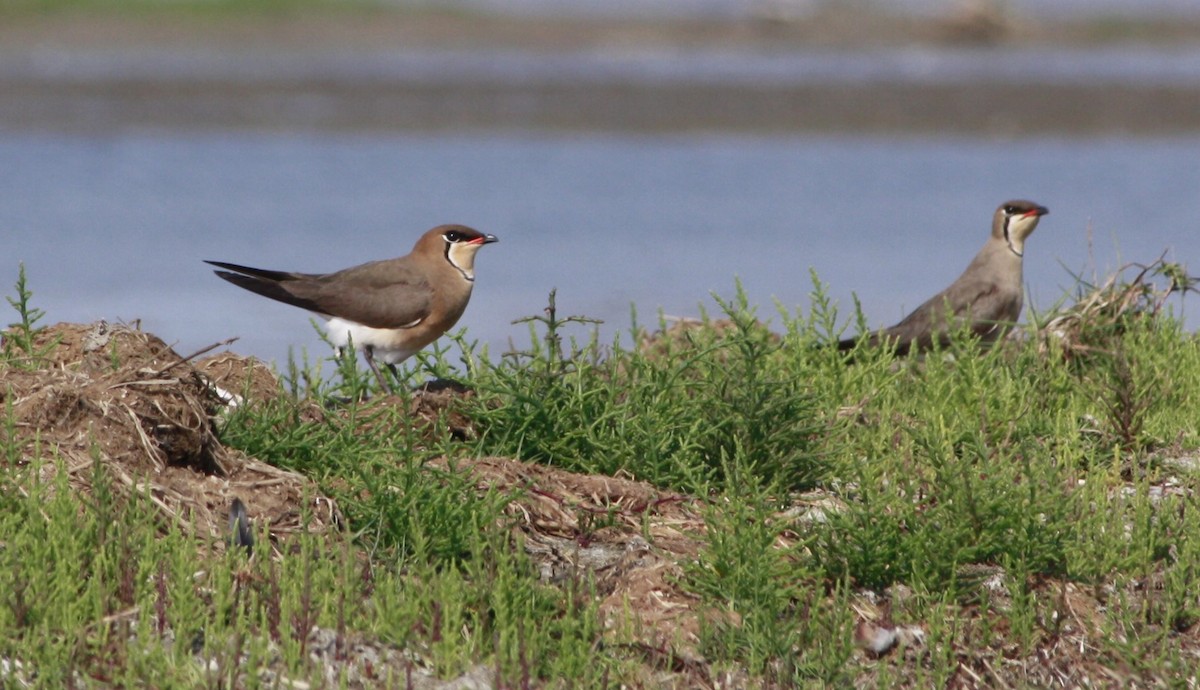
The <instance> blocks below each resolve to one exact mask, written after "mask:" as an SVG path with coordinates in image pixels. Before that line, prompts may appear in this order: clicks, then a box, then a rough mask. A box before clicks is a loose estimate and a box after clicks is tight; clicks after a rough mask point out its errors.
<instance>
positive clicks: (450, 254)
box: [413, 225, 499, 281]
mask: <svg viewBox="0 0 1200 690" xmlns="http://www.w3.org/2000/svg"><path fill="white" fill-rule="evenodd" d="M498 241H499V240H498V239H497V238H496V236H495V235H488V234H485V233H482V232H479V231H478V230H475V229H473V228H468V227H467V226H465V225H439V226H437V227H436V228H434V229H432V230H430V231H429V232H427V233H425V234H424V235H422V236H421V239H420V240H418V241H417V246H416V248H415V249H413V253H415V254H430V255H433V254H437V255H441V256H442V257H443V258H444V259H445V260H446V261H447V262H448V263H449V264H450V265H451V266H453V267H454V268H455V269H456V270H457V271H458V272H459V273H461V274H462V276H463V278H466V279H467V280H472V281H473V280H475V253H476V252H478V251H479V248H480V247H482V246H483V245H485V244H491V243H492V242H498Z"/></svg>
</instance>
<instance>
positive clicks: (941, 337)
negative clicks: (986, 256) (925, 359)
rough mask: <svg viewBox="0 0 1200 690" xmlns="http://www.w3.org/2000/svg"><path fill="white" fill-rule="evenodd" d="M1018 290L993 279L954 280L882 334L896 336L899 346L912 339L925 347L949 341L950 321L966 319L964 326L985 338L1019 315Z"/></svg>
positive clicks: (917, 344)
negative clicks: (1010, 291)
mask: <svg viewBox="0 0 1200 690" xmlns="http://www.w3.org/2000/svg"><path fill="white" fill-rule="evenodd" d="M1020 309H1021V296H1020V294H1019V293H1018V294H1009V291H1006V290H1004V289H1003V288H1002V287H1001V285H1000V284H999V283H997V282H996V281H993V280H968V281H963V282H956V283H954V284H953V285H951V286H950V287H948V288H946V289H945V290H943V291H942V292H940V293H938V294H937V295H934V296H933V297H932V298H931V299H929V300H927V301H926V302H925V303H924V304H922V305H921V306H919V307H917V308H916V309H914V310H913V311H912V313H911V314H909V315H908V316H906V317H904V319H902V320H901V321H900V323H897V324H896V325H895V326H892V327H891V328H887V329H885V330H884V331H883V335H884V336H886V337H887V338H889V339H892V340H896V341H898V342H899V343H900V344H901V347H904V346H906V345H907V344H909V343H912V344H913V345H915V346H916V347H917V349H925V348H929V347H931V346H932V345H933V343H934V341H935V340H936V341H937V342H939V343H940V344H942V345H945V344H946V343H947V342H948V341H949V336H950V330H951V323H950V322H951V321H953V322H956V323H957V322H959V320H960V319H969V320H970V323H969V324H967V325H968V327H969V328H970V329H971V330H972V331H973V332H974V333H975V334H977V335H979V336H980V337H982V338H985V339H986V338H988V337H989V336H992V335H993V334H994V333H996V331H997V327H998V326H999V325H1000V324H1002V323H1005V322H1012V321H1016V319H1017V317H1018V316H1020Z"/></svg>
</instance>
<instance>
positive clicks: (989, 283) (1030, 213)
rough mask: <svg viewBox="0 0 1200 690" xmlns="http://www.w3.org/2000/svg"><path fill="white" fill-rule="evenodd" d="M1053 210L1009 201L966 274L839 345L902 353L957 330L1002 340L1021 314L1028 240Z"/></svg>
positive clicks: (942, 340) (941, 341)
mask: <svg viewBox="0 0 1200 690" xmlns="http://www.w3.org/2000/svg"><path fill="white" fill-rule="evenodd" d="M1049 212H1050V211H1049V210H1048V209H1047V208H1046V207H1045V206H1040V205H1038V204H1035V203H1033V202H1032V201H1025V200H1020V199H1018V200H1014V201H1007V202H1005V203H1003V204H1001V205H1000V207H999V208H998V209H996V213H995V215H994V216H993V217H992V236H991V237H990V238H988V241H987V243H986V244H984V245H983V249H981V250H980V251H979V253H978V254H976V255H975V258H974V259H972V260H971V263H970V265H968V266H967V269H966V270H965V271H963V273H962V275H960V276H959V277H958V279H957V280H955V281H954V282H953V283H951V284H950V286H949V287H947V288H946V289H945V290H942V291H941V292H939V293H938V294H936V295H934V296H933V297H931V298H930V299H928V300H927V301H926V302H925V303H924V304H922V305H921V306H919V307H917V308H916V309H914V310H913V311H912V313H910V314H909V315H908V316H906V317H904V319H903V320H901V321H900V323H897V324H896V325H894V326H892V327H890V328H884V329H882V330H879V331H875V332H874V333H871V334H869V335H867V336H865V337H860V338H846V339H844V340H841V341H839V342H838V349H839V350H843V351H844V350H851V349H853V348H854V347H855V346H856V345H857V344H858V343H859V342H860V340H863V341H865V344H866V345H867V346H870V347H877V346H880V345H885V344H886V345H888V346H889V347H893V348H894V349H895V352H896V354H898V355H907V354H909V353H910V352H921V351H924V350H928V349H930V348H932V347H933V346H934V344H935V343H937V344H938V345H946V344H947V343H949V340H950V334H951V333H952V332H953V331H954V330H955V329H956V328H966V329H969V330H970V331H972V332H973V333H975V334H976V335H977V336H979V339H980V340H981V341H982V342H984V343H991V342H994V341H995V340H996V339H998V338H999V337H1000V336H1001V335H1002V334H1003V333H1004V332H1005V330H1006V329H1007V328H1008V327H1009V326H1011V325H1012V324H1014V323H1016V321H1017V319H1018V318H1020V316H1021V305H1022V303H1023V295H1022V290H1023V286H1022V284H1021V279H1022V259H1023V257H1024V256H1025V240H1026V239H1027V238H1028V237H1029V235H1030V234H1031V233H1032V232H1033V230H1034V228H1036V227H1037V224H1038V221H1039V220H1041V217H1042V216H1044V215H1046V214H1047V213H1049Z"/></svg>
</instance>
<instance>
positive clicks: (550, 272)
mask: <svg viewBox="0 0 1200 690" xmlns="http://www.w3.org/2000/svg"><path fill="white" fill-rule="evenodd" d="M0 161H3V162H4V164H3V165H0V237H3V238H4V242H3V249H2V250H0V283H2V284H3V292H4V293H5V294H11V288H10V287H9V286H11V284H12V282H13V280H15V277H16V273H17V264H18V262H20V261H24V262H25V264H26V267H27V270H28V273H29V279H30V283H31V286H32V288H33V290H34V293H35V297H34V304H35V305H36V306H39V307H41V308H42V309H44V310H46V311H47V312H48V321H51V322H53V321H90V320H94V319H101V318H103V319H108V320H110V321H115V320H127V321H130V320H134V319H140V320H141V321H142V323H143V324H144V327H145V328H147V329H149V330H151V331H152V332H154V333H156V334H158V335H160V336H161V337H163V338H164V339H166V340H167V341H168V342H171V343H173V344H175V345H176V347H177V349H178V350H179V351H181V352H190V351H192V350H194V349H198V348H199V347H202V346H204V345H207V344H210V343H212V342H215V341H217V340H220V339H223V338H227V337H230V336H240V337H241V341H240V342H239V343H238V344H236V345H235V346H234V349H235V350H237V351H238V352H241V353H243V354H253V355H257V356H260V357H263V358H266V359H273V360H282V359H283V358H285V357H286V356H287V352H288V348H289V347H292V346H294V347H296V348H297V351H299V349H300V348H304V347H307V348H308V350H309V351H310V352H311V353H313V354H314V355H318V356H321V355H324V353H325V349H324V346H323V345H322V344H321V343H320V342H319V341H318V339H317V338H316V336H315V335H314V333H313V331H312V329H311V328H310V327H309V325H308V321H307V315H306V314H305V313H304V312H303V311H301V310H298V309H295V308H292V307H288V306H285V305H282V304H278V303H275V302H271V301H269V300H267V299H264V298H260V297H257V296H254V295H252V294H250V293H247V292H244V291H241V290H238V289H236V288H234V287H232V286H230V285H228V284H226V283H224V282H222V281H220V280H218V279H217V278H216V277H214V276H213V275H212V273H211V272H210V271H209V270H208V268H207V267H206V266H205V265H204V264H203V263H201V259H223V260H227V261H234V262H238V263H245V264H249V265H252V266H263V267H268V268H282V269H293V270H302V271H313V272H323V271H328V270H333V269H337V268H342V267H345V266H349V265H352V264H355V263H359V262H363V261H367V260H370V259H376V258H386V257H392V256H398V255H402V254H405V253H407V252H408V251H409V249H410V248H411V245H412V242H413V241H414V239H415V238H416V237H417V236H418V235H419V234H420V233H421V232H423V231H424V230H426V229H428V228H429V227H431V226H433V225H436V224H439V223H445V222H457V223H465V224H469V225H473V226H475V227H478V228H480V229H481V230H485V231H487V232H492V233H495V234H497V235H499V236H500V238H501V242H500V243H499V244H497V245H492V246H489V247H488V248H487V249H485V250H484V251H483V252H482V253H481V255H480V257H479V261H478V266H477V269H478V276H479V278H478V282H477V285H476V291H475V296H474V298H473V300H472V302H471V306H470V308H469V309H468V310H467V312H466V315H465V316H464V318H463V320H462V321H461V322H460V325H464V326H467V328H468V332H469V336H470V337H471V338H477V339H479V340H480V341H481V342H484V343H487V344H489V345H490V347H491V349H492V352H493V353H495V352H496V351H498V350H502V349H504V348H506V346H507V342H508V340H509V339H510V338H513V339H515V340H516V341H517V344H518V345H524V344H525V343H527V330H526V329H525V327H523V326H513V325H511V323H510V322H511V321H512V320H513V319H516V318H519V317H521V316H525V315H529V314H534V313H537V312H539V310H540V309H541V308H542V307H543V306H544V305H545V298H546V294H547V293H548V292H549V291H550V289H552V288H558V300H559V305H560V308H561V309H562V310H563V311H564V312H567V313H578V314H585V315H589V316H593V317H598V318H602V319H604V320H605V321H606V324H605V326H604V327H603V328H604V329H605V333H606V334H612V333H615V332H616V331H617V330H619V329H622V328H625V327H627V326H628V325H629V323H630V317H629V315H630V305H631V304H636V305H637V308H638V310H639V313H640V315H641V318H642V319H643V321H650V320H652V319H653V318H654V317H655V315H656V313H657V312H658V310H660V309H661V310H663V311H665V312H666V313H667V314H671V315H684V316H689V315H696V314H697V313H698V312H699V308H700V305H705V306H707V307H709V308H711V307H712V306H713V303H712V300H711V298H710V297H709V295H710V293H711V292H716V293H718V294H720V295H723V296H730V295H732V293H733V291H734V281H735V279H737V278H740V279H741V281H742V283H743V284H744V286H745V288H746V290H747V291H748V293H749V295H750V298H751V300H752V302H754V303H756V304H758V305H759V313H760V315H761V316H763V317H774V316H775V307H774V304H773V301H774V300H778V301H779V302H780V303H782V304H783V305H785V306H786V307H787V308H789V309H797V308H799V309H800V310H802V311H806V310H807V305H808V297H807V295H808V292H809V290H810V287H811V282H810V279H809V270H810V269H814V270H816V271H817V272H818V273H819V275H820V277H821V279H822V280H823V281H825V282H827V283H828V284H829V285H830V291H831V294H832V295H833V296H834V298H835V299H836V300H837V301H838V302H839V304H840V305H841V307H842V309H843V316H844V317H845V318H847V319H848V318H849V317H850V311H851V310H852V305H853V302H852V295H853V294H854V293H857V295H858V297H859V298H860V299H861V301H862V305H863V308H864V310H865V311H866V313H867V316H868V319H869V320H870V321H871V322H872V323H873V324H877V325H885V324H888V323H891V322H893V321H895V320H896V319H898V318H899V317H901V316H902V315H903V314H904V313H905V311H906V310H908V309H911V308H912V307H914V306H916V305H917V304H919V303H920V302H921V301H923V300H924V299H925V298H926V297H928V296H929V295H931V294H933V293H934V292H936V291H937V290H938V289H940V288H941V287H943V286H944V285H945V284H947V283H948V282H949V281H950V280H952V279H953V278H955V277H956V276H957V275H958V273H959V272H960V271H961V270H962V268H963V267H964V266H965V265H966V263H967V262H968V261H969V260H970V258H971V257H972V256H973V255H974V253H975V252H976V251H977V250H978V249H979V247H980V246H981V245H982V243H983V242H984V239H985V238H986V236H987V232H988V227H989V222H990V215H991V212H992V210H993V209H994V207H995V206H996V205H997V204H998V203H999V202H1001V201H1003V200H1005V199H1008V198H1011V197H1029V198H1032V199H1034V200H1036V201H1038V202H1041V203H1043V204H1045V205H1047V206H1049V207H1050V209H1051V215H1050V216H1048V217H1047V218H1046V219H1044V220H1043V222H1042V224H1041V225H1040V226H1039V228H1038V230H1037V232H1036V233H1035V234H1034V236H1033V237H1032V238H1031V240H1030V242H1029V245H1028V248H1027V252H1026V261H1025V265H1026V275H1025V278H1026V282H1027V284H1028V286H1029V292H1030V294H1031V297H1032V300H1033V302H1034V303H1035V304H1036V305H1039V306H1042V307H1046V306H1049V305H1050V304H1051V303H1053V302H1054V301H1055V300H1056V299H1057V298H1058V297H1059V296H1060V295H1061V294H1062V293H1063V290H1064V288H1065V287H1066V286H1067V285H1068V284H1069V283H1070V281H1071V279H1070V275H1069V274H1068V270H1067V269H1070V270H1074V271H1081V270H1086V271H1090V270H1091V268H1090V267H1091V266H1093V261H1094V265H1095V266H1097V267H1098V268H1099V269H1100V270H1104V269H1106V268H1111V267H1114V266H1116V265H1118V264H1119V263H1120V262H1122V261H1126V260H1137V261H1151V260H1153V259H1155V258H1157V257H1158V256H1159V255H1160V254H1161V253H1162V252H1163V251H1164V250H1167V249H1169V250H1171V257H1172V258H1174V259H1176V260H1179V261H1183V262H1185V263H1191V264H1192V266H1193V271H1196V270H1197V269H1198V268H1200V138H1188V139H1170V140H1163V139H1128V140H1126V139H1114V140H1050V139H1038V140H1017V141H995V140H972V139H896V138H882V137H881V138H845V139H842V138H821V137H775V136H772V137H750V136H746V137H732V136H724V135H686V136H684V135H678V136H628V135H586V136H578V135H543V134H532V133H531V134H526V135H520V134H517V135H513V134H503V135H496V134H484V133H481V134H460V135H441V136H428V135H386V136H380V135H345V134H327V133H315V134H305V135H284V134H246V133H236V134H234V133H225V134H222V133H215V134H206V135H187V134H179V133H161V134H154V133H142V134H126V135H114V136H108V137H86V136H57V135H28V134H14V133H8V134H4V133H0ZM1185 308H1186V312H1187V313H1188V318H1189V325H1191V326H1193V327H1194V324H1195V321H1196V318H1197V317H1200V314H1197V312H1196V306H1195V304H1194V303H1191V304H1186V305H1185ZM775 318H776V320H777V317H775ZM10 320H12V316H10V317H8V318H4V319H0V321H3V322H7V321H10ZM580 333H581V334H582V331H581V332H580Z"/></svg>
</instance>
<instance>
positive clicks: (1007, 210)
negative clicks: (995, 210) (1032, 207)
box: [1004, 204, 1017, 216]
mask: <svg viewBox="0 0 1200 690" xmlns="http://www.w3.org/2000/svg"><path fill="white" fill-rule="evenodd" d="M1004 213H1005V214H1007V215H1010V216H1011V215H1014V214H1015V213H1017V207H1016V206H1013V205H1012V204H1009V205H1008V206H1005V207H1004Z"/></svg>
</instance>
